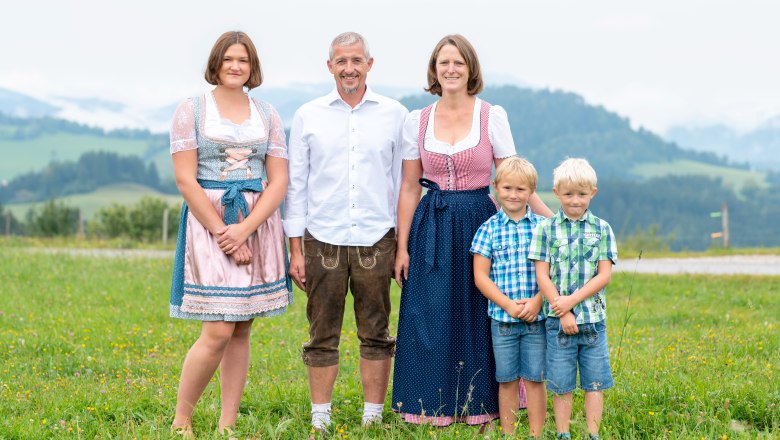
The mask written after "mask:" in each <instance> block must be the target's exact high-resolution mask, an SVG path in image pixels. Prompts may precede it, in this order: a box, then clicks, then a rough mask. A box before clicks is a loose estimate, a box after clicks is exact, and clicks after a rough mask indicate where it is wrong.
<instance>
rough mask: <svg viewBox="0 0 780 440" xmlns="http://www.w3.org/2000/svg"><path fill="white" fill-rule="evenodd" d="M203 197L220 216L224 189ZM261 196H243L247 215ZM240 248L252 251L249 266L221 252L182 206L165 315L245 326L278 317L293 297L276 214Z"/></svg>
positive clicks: (256, 193)
mask: <svg viewBox="0 0 780 440" xmlns="http://www.w3.org/2000/svg"><path fill="white" fill-rule="evenodd" d="M204 192H205V193H206V196H207V197H208V198H209V200H210V201H211V204H212V206H213V207H214V209H215V210H216V211H217V213H218V214H219V215H220V217H221V216H222V215H223V210H224V209H223V206H222V201H221V198H222V194H223V192H224V190H221V189H204ZM262 195H263V193H262V192H244V193H243V196H244V198H245V200H246V202H247V205H248V207H249V210H250V211H251V210H252V208H253V207H254V206H255V203H257V201H258V200H259V199H260V197H262ZM241 220H243V217H242V216H241V215H240V214H239V221H241ZM182 226H183V228H182ZM182 229H183V230H182ZM246 243H247V246H249V248H250V249H251V251H252V261H251V263H250V264H247V265H238V264H236V263H235V262H234V261H233V258H232V257H230V256H228V255H225V253H224V252H222V250H221V249H220V248H219V245H218V244H217V240H216V238H215V237H214V236H212V235H211V233H210V232H209V231H208V230H207V229H206V228H205V227H204V226H203V225H201V224H200V222H199V221H198V220H197V219H196V218H195V216H194V215H193V214H192V213H191V212H189V210H188V209H187V207H186V205H185V206H184V208H183V209H182V219H181V222H180V226H179V238H178V242H177V249H176V260H175V262H174V272H173V282H172V287H171V303H170V314H171V316H172V317H176V318H183V319H195V320H200V321H247V320H249V319H253V318H257V317H262V316H273V315H278V314H281V313H283V312H284V311H285V310H286V308H287V305H288V304H291V303H292V300H293V297H292V285H291V283H290V279H289V277H288V275H287V266H288V258H287V248H286V246H285V241H284V231H283V229H282V219H281V216H280V214H279V210H278V209H277V210H276V211H274V213H273V214H272V215H271V216H270V217H269V218H268V219H267V220H266V221H265V222H264V223H262V224H261V225H260V227H258V228H257V231H256V232H255V233H254V234H252V235H251V236H250V237H249V238H248V239H247V241H246Z"/></svg>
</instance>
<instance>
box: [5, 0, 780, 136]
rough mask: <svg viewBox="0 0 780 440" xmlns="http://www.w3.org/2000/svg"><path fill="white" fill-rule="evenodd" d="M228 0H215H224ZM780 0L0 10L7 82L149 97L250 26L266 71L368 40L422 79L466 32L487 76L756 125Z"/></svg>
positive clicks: (319, 73) (779, 69) (315, 64)
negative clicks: (433, 59)
mask: <svg viewBox="0 0 780 440" xmlns="http://www.w3.org/2000/svg"><path fill="white" fill-rule="evenodd" d="M216 5H219V6H216ZM778 19H780V3H778V2H774V1H770V0H766V1H759V0H743V1H740V2H736V1H719V0H707V1H702V0H655V1H646V2H641V4H640V2H630V1H625V0H622V1H617V0H616V1H607V0H597V1H582V0H579V1H574V0H573V1H558V0H535V1H525V0H509V1H490V0H482V1H476V0H472V1H463V0H449V1H440V0H435V1H431V0H392V1H390V0H388V1H385V0H382V1H378V0H377V1H374V0H363V1H352V2H348V1H339V2H336V1H330V0H304V1H295V0H277V1H263V0H260V1H246V0H244V1H232V0H228V1H225V0H220V1H211V2H205V1H202V0H190V1H181V0H173V1H168V0H158V1H149V0H133V1H125V2H110V1H105V0H100V1H97V0H83V1H79V0H76V1H72V2H63V1H54V0H42V1H23V2H14V4H13V7H8V6H6V7H5V8H4V10H3V13H2V16H0V57H1V58H0V59H2V62H0V87H4V88H9V89H12V90H16V91H20V92H24V93H28V94H31V95H33V96H37V97H47V96H48V97H51V96H76V97H99V98H103V99H106V100H116V101H121V102H126V103H131V104H134V105H136V106H139V107H152V106H159V105H166V104H171V103H174V102H177V101H179V100H180V99H181V98H183V97H186V96H191V95H193V94H195V93H197V92H199V91H200V90H202V89H204V88H205V85H206V84H205V82H204V81H203V80H202V71H203V67H204V66H205V61H206V57H207V56H208V52H209V50H210V49H211V45H212V44H213V42H214V40H215V39H216V38H217V37H218V36H219V35H220V34H221V33H222V32H223V31H226V30H232V29H241V30H244V31H246V32H247V33H248V34H249V35H250V37H252V39H253V40H254V42H255V44H256V45H257V46H258V50H259V51H260V57H261V62H262V64H263V70H264V74H265V76H266V83H265V84H264V86H270V87H273V86H281V85H287V84H290V83H296V82H323V81H332V77H329V76H328V75H329V73H328V71H327V68H326V66H325V60H326V58H327V50H328V45H329V43H330V40H331V39H332V38H333V36H335V35H336V34H338V33H340V32H342V31H346V30H354V31H357V32H360V33H362V34H363V35H364V36H365V37H366V38H367V39H368V41H369V43H370V46H371V52H372V55H373V56H374V59H375V61H374V67H373V69H372V71H371V72H370V74H369V84H386V85H396V86H408V87H422V86H423V85H424V81H425V68H426V62H427V59H428V57H429V55H430V51H431V50H432V48H433V46H434V45H435V44H436V42H437V41H438V40H439V39H440V38H441V37H442V36H444V35H445V34H447V33H461V34H464V35H465V36H466V37H467V38H469V39H470V40H471V41H472V43H473V44H474V46H475V47H476V49H477V52H478V54H479V56H480V61H481V63H482V66H483V70H484V71H485V73H486V76H487V77H488V78H487V79H488V80H490V79H491V77H492V78H506V77H513V78H516V79H517V80H518V81H522V82H525V83H528V84H530V85H532V86H535V87H548V88H552V89H563V90H568V91H573V92H576V93H579V94H581V95H583V96H584V97H585V99H586V100H587V101H588V102H590V103H592V104H600V105H603V106H605V107H606V108H608V109H610V110H613V111H616V112H618V113H620V114H622V115H623V116H627V117H629V118H631V120H632V121H633V122H634V125H643V126H645V127H648V128H650V129H653V130H656V131H658V132H663V130H665V128H666V127H668V126H669V125H671V124H679V123H686V124H704V123H711V122H726V123H730V124H732V125H734V126H736V127H738V128H743V129H747V128H751V127H752V126H753V125H755V124H757V123H759V122H761V121H762V120H764V119H766V118H769V117H772V116H776V115H780V85H778V79H780V61H778V60H780V53H779V51H778V46H777V45H778V43H780V26H778Z"/></svg>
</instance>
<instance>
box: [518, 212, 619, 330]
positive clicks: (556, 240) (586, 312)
mask: <svg viewBox="0 0 780 440" xmlns="http://www.w3.org/2000/svg"><path fill="white" fill-rule="evenodd" d="M528 258H529V259H531V260H539V261H545V262H547V263H550V279H551V280H552V282H553V284H554V285H555V288H556V289H558V293H559V294H561V295H564V296H568V295H571V294H572V293H574V292H576V291H577V290H578V289H579V288H581V287H582V286H584V285H585V284H586V283H587V282H588V281H590V280H591V279H592V278H593V277H594V276H596V273H597V271H598V265H599V261H602V260H610V261H612V263H613V264H616V263H617V242H616V241H615V235H614V234H613V233H612V228H611V227H610V226H609V223H607V222H605V221H604V220H602V219H600V218H598V217H596V216H595V215H593V214H592V213H591V212H590V210H588V211H586V212H585V215H583V216H582V217H581V218H580V219H579V220H575V221H572V220H570V219H569V218H568V217H566V215H565V214H564V213H563V210H560V211H558V213H557V214H555V215H554V216H552V217H550V218H548V219H545V220H544V221H542V222H541V223H539V225H538V226H537V228H536V230H535V231H534V236H533V239H532V240H531V246H530V249H529V250H528ZM543 312H544V314H545V316H552V317H554V316H555V312H553V311H552V310H551V309H550V306H549V304H548V303H547V301H545V303H544V308H543ZM572 313H574V316H575V317H576V319H577V324H589V323H595V322H600V321H603V320H605V319H607V302H606V288H604V289H601V290H600V291H599V292H598V293H597V294H595V295H593V296H591V297H590V298H588V299H586V300H584V301H582V302H581V303H579V304H577V305H576V306H574V308H573V309H572Z"/></svg>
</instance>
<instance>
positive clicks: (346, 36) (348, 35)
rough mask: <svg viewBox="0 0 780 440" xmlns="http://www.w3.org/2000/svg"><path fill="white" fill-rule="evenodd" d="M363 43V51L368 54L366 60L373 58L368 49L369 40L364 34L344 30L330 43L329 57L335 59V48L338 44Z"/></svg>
mask: <svg viewBox="0 0 780 440" xmlns="http://www.w3.org/2000/svg"><path fill="white" fill-rule="evenodd" d="M358 43H360V44H362V45H363V52H365V54H366V61H368V60H369V59H371V53H370V51H369V50H368V42H367V41H366V39H365V38H363V36H362V35H360V34H359V33H357V32H344V33H342V34H338V35H336V38H334V39H333V41H332V42H331V43H330V51H329V52H328V59H329V60H331V61H333V50H334V49H335V48H336V46H352V45H353V44H358Z"/></svg>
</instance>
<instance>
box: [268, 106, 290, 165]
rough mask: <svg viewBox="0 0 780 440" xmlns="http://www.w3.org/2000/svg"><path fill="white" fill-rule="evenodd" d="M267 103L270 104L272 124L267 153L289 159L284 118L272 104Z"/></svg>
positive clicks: (269, 113) (269, 114)
mask: <svg viewBox="0 0 780 440" xmlns="http://www.w3.org/2000/svg"><path fill="white" fill-rule="evenodd" d="M266 105H267V106H268V116H269V119H270V125H271V126H270V127H269V128H268V151H267V152H266V155H268V156H273V157H280V158H282V159H287V142H285V139H284V124H282V118H281V117H280V116H279V112H277V111H276V109H275V108H273V106H271V104H268V103H266Z"/></svg>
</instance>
